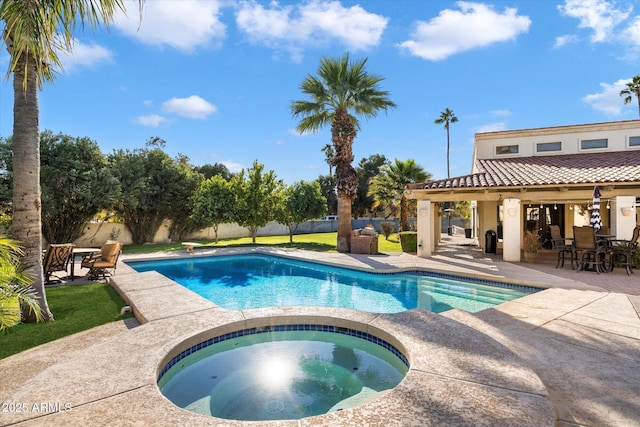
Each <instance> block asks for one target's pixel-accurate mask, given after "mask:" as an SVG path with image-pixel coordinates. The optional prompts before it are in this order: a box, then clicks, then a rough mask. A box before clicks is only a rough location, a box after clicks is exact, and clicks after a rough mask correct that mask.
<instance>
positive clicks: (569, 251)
mask: <svg viewBox="0 0 640 427" xmlns="http://www.w3.org/2000/svg"><path fill="white" fill-rule="evenodd" d="M549 230H550V231H551V239H550V240H551V248H552V249H553V250H556V251H558V261H557V262H556V268H558V267H564V261H565V259H566V257H567V255H569V259H571V269H572V270H573V269H574V266H573V263H574V262H576V263H577V261H578V260H577V259H576V258H575V257H574V255H575V251H574V250H573V239H569V238H564V237H562V235H561V234H560V227H559V226H557V225H550V226H549Z"/></svg>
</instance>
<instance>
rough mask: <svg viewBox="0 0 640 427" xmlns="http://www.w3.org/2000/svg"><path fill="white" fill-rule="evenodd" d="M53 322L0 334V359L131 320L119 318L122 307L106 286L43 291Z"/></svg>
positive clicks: (91, 285)
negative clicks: (69, 336)
mask: <svg viewBox="0 0 640 427" xmlns="http://www.w3.org/2000/svg"><path fill="white" fill-rule="evenodd" d="M47 301H48V302H49V308H50V310H51V312H52V313H53V316H54V317H55V321H54V322H44V323H22V324H20V325H18V326H15V327H13V328H11V329H9V330H7V331H5V332H3V333H0V359H2V358H5V357H8V356H11V355H12V354H16V353H20V352H21V351H24V350H27V349H29V348H31V347H36V346H38V345H40V344H44V343H47V342H50V341H54V340H57V339H58V338H62V337H66V336H67V335H71V334H75V333H76V332H81V331H84V330H87V329H91V328H93V327H95V326H100V325H103V324H105V323H109V322H113V321H116V320H120V319H124V318H127V317H132V316H133V315H132V314H125V315H124V316H120V309H121V308H122V307H124V306H125V305H126V303H125V302H124V301H123V300H122V298H120V295H118V293H117V292H116V291H115V290H114V289H113V288H112V287H111V286H110V285H109V284H107V283H91V284H87V285H72V286H58V287H52V288H47Z"/></svg>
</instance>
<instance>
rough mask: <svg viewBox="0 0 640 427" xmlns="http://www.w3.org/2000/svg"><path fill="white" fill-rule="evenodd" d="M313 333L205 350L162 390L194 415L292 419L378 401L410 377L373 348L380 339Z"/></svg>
mask: <svg viewBox="0 0 640 427" xmlns="http://www.w3.org/2000/svg"><path fill="white" fill-rule="evenodd" d="M290 326H291V325H288V326H287V328H289V327H290ZM305 326H307V327H308V326H309V325H305ZM313 326H318V328H317V329H319V330H311V331H309V330H294V331H290V330H279V331H272V330H270V331H268V332H267V333H251V334H249V335H244V336H241V337H235V338H229V339H225V340H224V341H221V342H217V343H215V344H213V345H209V346H207V347H205V348H202V349H198V350H197V351H195V352H193V353H191V354H190V355H188V356H186V357H184V358H183V359H181V360H179V362H177V363H175V364H174V365H173V366H171V367H170V368H169V369H166V370H165V371H164V373H163V374H162V375H161V377H160V379H159V380H158V386H159V388H160V390H161V391H162V393H163V394H164V395H165V396H166V397H167V398H168V399H169V400H171V401H172V402H173V403H175V404H176V405H178V406H179V407H181V408H184V409H187V410H189V411H191V412H195V413H199V414H203V415H210V416H215V417H218V418H225V419H234V420H245V421H258V420H286V419H300V418H304V417H309V416H313V415H320V414H326V413H329V412H333V411H339V410H343V409H347V408H350V407H353V406H357V405H360V404H363V403H366V402H367V401H370V400H372V399H375V398H379V397H381V396H382V394H383V393H384V391H385V390H389V389H391V388H393V387H395V386H396V385H397V384H398V383H399V382H400V381H401V380H402V378H404V376H405V374H406V373H407V371H408V366H407V365H406V359H405V361H402V360H400V359H399V358H398V357H397V355H396V354H394V353H392V352H391V351H390V350H388V349H387V348H384V347H382V346H381V345H379V344H377V343H375V342H371V341H370V340H372V341H377V340H376V339H375V337H373V339H372V336H370V335H369V334H366V333H361V332H357V333H358V334H364V335H367V336H366V337H364V338H361V337H358V336H354V335H349V334H345V333H344V331H341V332H340V333H336V332H327V331H323V330H322V329H323V328H332V327H324V326H320V325H313ZM283 329H284V328H283ZM307 329H308V328H307ZM349 331H351V330H349ZM367 339H369V340H367Z"/></svg>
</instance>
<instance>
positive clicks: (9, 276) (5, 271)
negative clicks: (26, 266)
mask: <svg viewBox="0 0 640 427" xmlns="http://www.w3.org/2000/svg"><path fill="white" fill-rule="evenodd" d="M21 254H22V249H21V248H20V247H19V246H18V244H17V242H15V241H14V240H11V239H7V238H6V237H5V236H0V332H2V331H3V330H5V329H8V328H11V327H13V326H15V325H17V324H19V323H20V321H21V319H22V316H21V313H20V307H21V306H22V307H26V308H27V309H28V311H29V313H30V314H32V315H33V316H34V317H35V318H36V319H41V318H42V312H41V311H40V306H39V305H38V300H37V299H36V295H35V290H34V289H33V288H32V287H30V286H29V283H30V282H31V277H29V275H28V274H26V273H25V272H24V271H23V269H22V265H21V264H20V255H21Z"/></svg>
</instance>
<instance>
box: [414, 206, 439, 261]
mask: <svg viewBox="0 0 640 427" xmlns="http://www.w3.org/2000/svg"><path fill="white" fill-rule="evenodd" d="M417 223H418V227H417V229H418V253H417V255H418V256H419V257H422V258H427V257H430V256H431V254H432V253H433V250H434V248H435V243H434V241H433V232H432V231H433V224H434V211H433V205H432V204H431V201H430V200H418V218H417Z"/></svg>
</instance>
